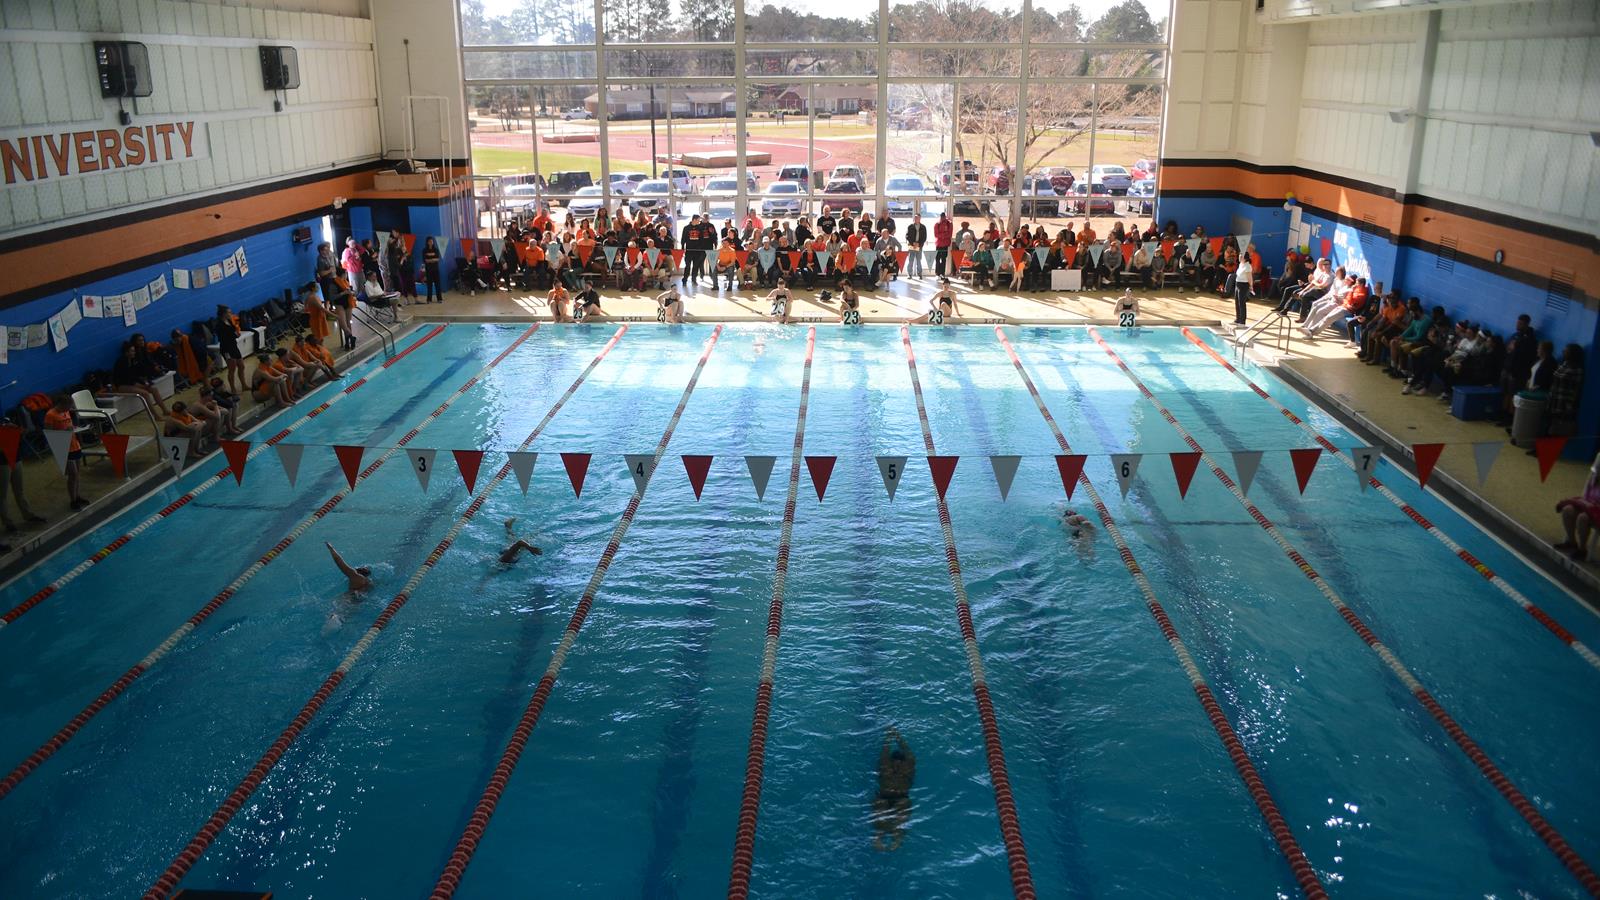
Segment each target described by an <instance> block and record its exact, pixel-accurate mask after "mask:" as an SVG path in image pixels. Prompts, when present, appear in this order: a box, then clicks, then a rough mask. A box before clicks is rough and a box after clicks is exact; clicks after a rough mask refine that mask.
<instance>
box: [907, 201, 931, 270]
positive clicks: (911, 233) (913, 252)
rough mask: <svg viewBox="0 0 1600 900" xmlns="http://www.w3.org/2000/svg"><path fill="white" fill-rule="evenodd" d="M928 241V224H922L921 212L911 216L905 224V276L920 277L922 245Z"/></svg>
mask: <svg viewBox="0 0 1600 900" xmlns="http://www.w3.org/2000/svg"><path fill="white" fill-rule="evenodd" d="M927 242H928V226H926V225H924V224H922V214H921V213H917V214H915V215H913V216H912V217H911V224H910V225H907V226H906V250H907V251H908V252H907V254H906V277H907V278H921V277H922V245H923V244H926V243H927Z"/></svg>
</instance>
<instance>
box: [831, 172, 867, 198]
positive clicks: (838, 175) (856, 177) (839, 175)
mask: <svg viewBox="0 0 1600 900" xmlns="http://www.w3.org/2000/svg"><path fill="white" fill-rule="evenodd" d="M828 181H829V183H832V182H835V181H853V182H855V183H856V187H857V188H860V190H859V191H857V192H856V193H866V190H867V176H865V175H863V174H862V173H861V167H860V166H834V167H833V171H832V172H829V173H828ZM829 190H832V188H829Z"/></svg>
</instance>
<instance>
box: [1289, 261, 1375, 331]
mask: <svg viewBox="0 0 1600 900" xmlns="http://www.w3.org/2000/svg"><path fill="white" fill-rule="evenodd" d="M1343 271H1344V269H1343V268H1340V269H1339V271H1338V272H1336V273H1335V277H1336V278H1337V277H1338V275H1339V273H1342V272H1343ZM1338 281H1339V283H1338V284H1337V285H1336V287H1335V289H1334V290H1332V291H1329V292H1328V295H1327V296H1326V297H1324V298H1323V299H1321V300H1319V301H1317V306H1316V308H1315V309H1313V310H1312V313H1311V315H1310V317H1309V321H1307V322H1306V324H1305V326H1304V327H1305V332H1306V335H1307V336H1308V337H1316V336H1317V332H1319V331H1321V330H1322V329H1323V328H1326V327H1327V326H1328V325H1331V324H1332V323H1334V322H1336V321H1342V320H1343V319H1345V318H1347V317H1349V316H1354V315H1358V314H1359V313H1360V312H1361V310H1363V309H1365V308H1366V306H1367V297H1368V291H1367V280H1366V279H1365V278H1350V277H1343V278H1339V279H1338Z"/></svg>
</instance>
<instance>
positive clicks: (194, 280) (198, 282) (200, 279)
mask: <svg viewBox="0 0 1600 900" xmlns="http://www.w3.org/2000/svg"><path fill="white" fill-rule="evenodd" d="M210 283H211V281H210V279H208V278H207V277H206V270H205V269H193V270H191V271H190V272H189V286H190V287H192V288H194V289H195V290H197V291H198V290H200V289H201V288H203V287H205V286H206V285H208V284H210Z"/></svg>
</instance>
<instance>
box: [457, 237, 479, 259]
mask: <svg viewBox="0 0 1600 900" xmlns="http://www.w3.org/2000/svg"><path fill="white" fill-rule="evenodd" d="M461 255H462V256H465V257H466V258H467V259H477V258H478V239H477V238H462V239H461Z"/></svg>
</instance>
